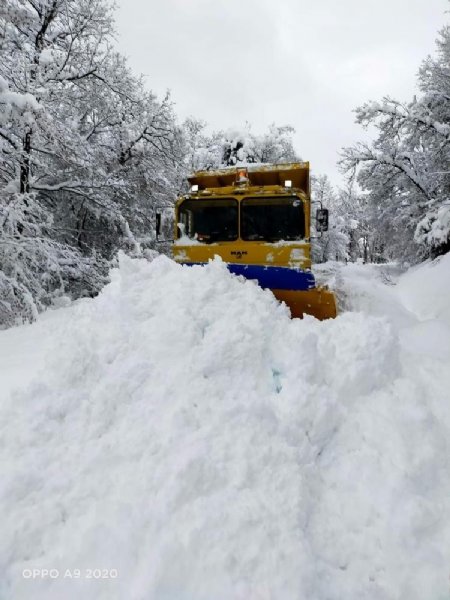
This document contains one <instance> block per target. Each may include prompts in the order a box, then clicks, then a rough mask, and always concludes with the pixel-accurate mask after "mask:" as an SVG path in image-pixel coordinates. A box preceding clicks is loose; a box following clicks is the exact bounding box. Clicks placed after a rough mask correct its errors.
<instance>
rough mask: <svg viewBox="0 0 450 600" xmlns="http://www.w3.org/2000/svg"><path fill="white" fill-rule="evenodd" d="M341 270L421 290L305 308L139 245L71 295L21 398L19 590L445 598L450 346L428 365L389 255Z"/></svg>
mask: <svg viewBox="0 0 450 600" xmlns="http://www.w3.org/2000/svg"><path fill="white" fill-rule="evenodd" d="M363 273H365V274H363ZM338 279H340V282H341V285H342V288H343V289H344V288H346V289H347V288H348V287H349V286H350V287H351V285H354V286H355V288H357V289H358V293H357V294H356V297H357V298H358V299H359V300H358V302H359V303H360V304H361V306H355V307H354V308H358V309H360V310H361V308H363V307H364V302H363V299H364V298H366V300H367V302H366V305H369V306H372V305H373V306H374V307H376V306H377V302H378V301H377V298H378V299H379V301H380V302H381V301H382V302H384V303H385V304H386V305H392V306H393V305H396V306H398V307H399V308H397V309H396V310H392V311H391V314H390V316H389V318H388V319H387V318H384V317H378V316H375V317H374V316H369V315H367V314H364V312H348V313H345V314H343V315H341V316H340V317H339V318H338V319H336V320H334V321H329V322H323V323H320V322H318V321H316V320H314V319H313V318H307V319H305V320H303V321H297V320H296V321H291V320H290V319H289V318H288V313H287V310H286V309H285V308H284V307H282V306H279V305H278V304H277V303H276V302H275V300H274V298H273V297H272V295H271V294H270V293H269V292H264V291H262V290H261V289H259V288H258V287H257V286H256V285H254V284H253V283H252V282H248V281H242V280H240V279H238V278H235V277H232V276H230V275H229V274H228V272H227V271H226V269H225V267H224V265H223V264H221V263H220V262H214V263H212V264H210V265H208V266H207V267H204V268H203V267H193V268H186V267H181V266H179V265H176V264H175V263H173V262H172V261H169V260H168V259H166V258H164V257H160V258H158V259H156V260H155V261H153V262H152V263H147V262H146V261H143V260H141V261H140V260H130V259H127V258H124V257H123V258H122V259H121V266H120V270H116V271H115V272H114V274H113V281H112V283H111V284H110V285H109V286H107V287H106V288H105V290H104V291H103V293H102V294H101V295H100V296H99V297H98V298H96V299H95V300H90V301H84V302H82V303H79V304H78V305H76V306H73V307H71V308H70V309H66V310H67V313H66V314H67V318H66V319H65V320H64V321H61V320H58V323H57V325H56V326H55V327H56V329H55V330H54V331H53V334H52V342H51V343H52V344H53V348H50V352H49V362H48V364H47V367H46V371H45V375H42V376H41V377H40V378H39V379H38V380H35V381H34V383H32V384H31V385H30V386H28V387H26V388H25V389H19V390H18V391H16V392H15V393H13V394H12V395H11V396H10V397H9V398H7V399H5V401H4V402H3V403H2V406H1V427H2V430H1V432H0V435H1V438H0V439H1V442H0V443H1V448H2V457H3V471H4V474H3V477H2V483H1V486H2V487H1V495H0V512H1V515H2V526H1V528H2V531H1V536H0V568H1V571H2V577H1V581H2V584H1V586H2V587H1V588H0V597H1V598H8V599H9V598H14V599H15V600H22V599H23V600H25V599H26V600H28V599H29V598H33V600H41V599H42V600H43V599H45V600H56V599H58V600H60V599H61V598H64V600H71V599H72V598H74V599H75V598H76V599H78V598H83V600H89V599H91V598H92V599H95V600H101V599H108V600H114V599H116V598H117V599H122V598H126V599H127V600H134V599H136V600H137V599H144V598H145V599H157V600H159V599H166V598H167V599H169V598H170V599H176V600H183V599H185V598H186V599H188V598H189V599H195V600H203V599H205V600H206V599H208V600H210V599H212V598H214V599H215V600H216V599H219V600H220V599H222V598H223V599H225V598H226V599H227V600H230V599H235V598H236V599H241V598H242V599H269V598H270V599H272V598H273V599H277V600H278V599H289V600H291V599H298V600H303V599H304V598H308V599H311V600H322V599H323V600H325V599H327V600H334V599H336V600H337V599H342V598H349V599H350V598H351V599H353V598H355V599H360V598H367V599H374V600H375V599H377V600H380V599H381V600H383V599H389V600H390V599H392V600H393V599H397V598H408V599H409V600H414V599H417V600H419V599H420V600H423V598H445V597H446V594H448V576H449V565H450V562H449V558H450V557H449V554H450V552H449V549H450V506H449V498H450V475H449V470H450V469H449V467H450V465H449V447H448V439H449V434H450V417H449V408H448V400H449V398H448V389H449V387H450V374H449V370H448V369H447V367H448V362H446V360H447V359H446V358H445V357H435V356H433V357H428V356H427V357H424V358H423V360H422V361H421V363H420V364H417V357H418V356H419V355H418V354H417V352H416V350H417V346H416V345H415V344H411V347H409V348H408V347H406V346H407V337H406V338H405V332H410V331H412V330H414V328H415V327H416V326H417V325H418V320H417V318H416V316H415V315H414V314H413V313H411V312H410V311H409V310H408V309H406V308H403V306H402V305H401V303H400V300H399V298H398V297H396V296H394V295H393V294H394V292H393V291H392V289H393V288H391V287H390V286H385V285H384V284H383V283H382V282H381V281H377V280H376V277H375V276H374V275H373V273H372V274H371V275H367V273H366V272H365V271H361V272H359V271H358V269H357V268H355V269H353V270H352V268H350V269H348V270H343V272H342V274H340V275H339V277H338ZM383 288H384V294H383ZM375 312H377V311H376V310H375ZM398 315H402V316H401V318H400V317H399V318H397V317H398ZM419 325H420V323H419ZM0 340H1V337H0ZM405 344H406V345H405ZM97 568H100V569H106V570H109V569H115V570H117V573H118V577H117V578H115V579H100V580H93V579H87V578H86V575H87V574H89V573H90V571H89V569H97ZM24 569H57V570H58V571H59V577H56V578H55V579H50V578H49V577H46V578H44V579H41V578H40V577H39V576H37V577H36V578H35V579H26V578H24V577H23V571H24ZM67 569H69V570H70V571H71V572H72V573H73V572H74V569H80V570H81V578H80V579H69V578H66V577H64V574H65V573H66V570H67ZM105 573H106V572H105Z"/></svg>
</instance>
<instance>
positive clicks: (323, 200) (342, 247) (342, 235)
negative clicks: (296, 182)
mask: <svg viewBox="0 0 450 600" xmlns="http://www.w3.org/2000/svg"><path fill="white" fill-rule="evenodd" d="M311 200H312V229H313V240H312V253H313V260H314V262H326V261H327V260H347V259H348V258H349V244H350V237H349V235H348V231H349V230H350V229H351V225H352V223H351V219H350V217H349V215H348V212H347V211H346V210H345V206H344V204H343V202H342V201H341V197H340V196H339V195H338V194H336V192H335V191H334V189H333V187H332V185H331V183H330V181H329V179H328V177H327V176H326V175H321V176H312V177H311ZM319 206H320V207H322V208H327V209H328V210H329V224H328V225H329V229H328V231H326V232H323V233H317V232H316V231H315V227H314V224H315V219H314V215H315V209H317V208H319Z"/></svg>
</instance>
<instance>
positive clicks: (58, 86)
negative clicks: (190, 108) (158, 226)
mask: <svg viewBox="0 0 450 600" xmlns="http://www.w3.org/2000/svg"><path fill="white" fill-rule="evenodd" d="M113 34H114V27H113V20H112V13H111V5H110V4H109V2H108V0H4V2H3V3H2V5H1V7H0V46H1V47H0V51H1V55H2V61H1V63H0V206H1V210H2V214H5V215H8V218H6V217H5V218H4V219H3V220H2V221H0V234H1V238H2V240H1V243H2V248H3V254H2V255H0V257H3V258H2V260H1V262H0V270H2V271H3V276H2V277H3V279H2V281H6V279H5V278H7V279H8V281H9V282H10V283H11V281H12V280H13V279H14V276H15V275H14V273H17V272H18V271H17V270H14V269H12V267H11V261H5V260H4V257H5V256H6V255H7V254H8V252H9V251H10V249H11V248H12V247H13V246H14V248H15V249H16V250H17V248H20V247H23V248H24V249H25V248H27V252H28V251H30V252H33V247H35V257H34V260H33V262H32V264H33V265H34V267H33V268H31V267H30V264H31V263H30V262H29V261H28V259H26V258H25V256H26V254H27V252H25V250H24V252H16V262H18V263H20V262H21V261H22V260H23V261H24V264H23V269H22V270H21V272H22V273H31V271H33V272H35V273H38V272H39V273H40V272H45V270H46V268H47V266H46V265H48V264H49V262H48V261H49V260H50V262H51V263H52V264H55V261H56V262H58V261H59V263H58V264H60V266H62V265H63V264H64V265H65V264H67V257H64V256H63V254H64V253H61V252H56V251H55V248H57V247H58V248H60V249H62V248H64V249H65V250H64V251H65V252H66V251H67V252H69V253H71V256H72V259H71V260H72V262H73V260H75V257H76V260H77V261H78V265H79V269H80V271H83V269H84V266H83V265H85V263H86V260H87V261H88V262H89V263H90V265H91V268H90V270H89V273H90V274H91V275H92V277H91V279H90V280H89V281H87V285H86V287H85V289H83V290H80V288H79V286H78V284H77V285H75V284H74V279H73V277H72V275H70V277H69V276H67V277H64V273H65V270H64V269H63V268H61V269H60V271H59V272H60V274H61V277H62V279H61V281H62V283H61V285H59V284H58V285H59V288H58V289H62V288H64V289H65V291H66V292H69V293H70V292H72V293H73V294H75V295H79V294H80V293H81V294H83V293H92V291H93V290H95V289H99V286H101V285H102V284H103V283H104V277H103V276H101V275H102V273H103V272H104V259H110V258H111V257H112V256H113V254H114V253H115V252H116V251H117V250H118V249H119V248H121V247H123V248H126V249H128V250H130V251H132V252H138V251H139V242H144V243H145V242H148V241H149V240H150V239H151V238H152V236H151V235H150V233H151V232H152V230H153V223H154V212H155V206H157V205H159V204H163V205H164V204H167V203H168V202H170V201H171V200H172V199H173V198H174V197H175V194H176V191H177V190H176V182H177V174H178V171H179V170H180V162H181V145H180V144H181V132H180V130H179V129H178V128H177V127H176V125H175V118H174V115H173V111H172V107H171V103H170V99H169V98H168V97H166V98H165V99H163V101H158V100H157V99H156V97H155V96H154V95H153V94H152V93H151V92H149V91H147V90H146V89H145V87H144V83H143V81H142V80H141V79H139V78H136V77H134V76H133V75H132V73H131V72H130V70H129V69H128V67H127V65H126V63H125V61H124V59H123V58H122V57H121V56H119V55H118V54H117V53H116V52H114V51H113V49H112V42H113ZM17 207H20V210H19V209H18V208H17ZM13 213H14V217H12V216H11V215H12V214H13ZM37 213H39V214H40V215H41V218H40V219H37V220H36V218H35V215H36V214H37ZM8 219H9V220H8ZM11 219H12V221H11ZM11 222H14V223H15V226H14V228H11V226H10V225H7V223H11ZM8 227H9V229H8ZM13 230H14V232H13ZM12 232H13V233H12ZM42 240H45V241H46V242H48V243H46V244H44V245H42V244H41V242H42ZM33 245H34V246H33ZM47 253H49V254H52V253H54V254H53V256H48V255H47ZM58 257H59V258H58ZM36 261H38V262H39V261H40V262H39V265H38V264H37V262H36ZM69 262H70V261H69ZM25 263H26V264H27V265H28V266H27V267H26V268H25ZM19 270H20V269H19ZM89 273H88V274H87V275H86V277H87V278H88V279H89ZM72 274H73V273H72ZM25 279H26V278H24V277H22V278H21V279H20V282H19V280H17V282H16V283H17V284H19V283H20V286H22V287H20V286H18V287H17V286H16V288H15V289H16V292H17V293H19V291H17V290H19V289H23V290H28V292H29V294H30V297H31V298H33V299H34V301H35V303H36V307H39V306H40V304H41V299H42V298H48V293H49V291H50V288H51V287H52V286H50V284H49V280H51V278H45V277H44V278H42V279H41V283H42V289H41V290H37V288H36V286H35V285H31V284H30V287H29V288H27V284H26V281H25ZM0 285H1V284H0ZM23 286H25V287H23ZM28 292H27V293H28ZM24 293H25V292H24ZM19 304H20V303H19ZM8 310H9V309H8ZM5 311H6V312H7V308H4V310H3V312H5ZM0 312H1V309H0ZM19 313H20V311H19ZM22 316H23V315H22ZM25 316H28V313H27V315H25ZM19 317H20V314H19Z"/></svg>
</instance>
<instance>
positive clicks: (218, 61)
mask: <svg viewBox="0 0 450 600" xmlns="http://www.w3.org/2000/svg"><path fill="white" fill-rule="evenodd" d="M117 4H118V10H117V13H116V17H117V26H118V32H119V33H118V45H119V49H120V51H121V52H122V53H124V54H125V55H126V56H128V58H129V62H130V65H131V67H132V68H133V69H134V70H135V71H136V72H138V73H143V74H145V75H146V76H147V81H148V86H149V88H151V89H152V90H153V91H154V92H156V93H157V94H158V95H160V96H161V95H163V94H164V93H165V91H166V90H167V89H170V90H171V93H172V98H173V100H174V101H175V105H176V112H177V114H178V116H179V118H180V120H182V119H184V118H185V117H187V116H191V115H192V116H195V117H198V118H201V119H203V120H205V121H207V122H208V124H209V125H210V126H211V128H214V129H228V128H241V127H242V126H243V125H244V123H245V122H246V121H249V122H250V123H251V124H252V127H253V130H254V131H255V132H256V133H259V132H261V133H262V132H263V131H265V129H266V128H267V126H268V125H269V124H270V123H273V122H275V123H276V124H277V125H285V124H290V125H293V126H294V127H295V129H296V136H295V145H296V149H297V151H298V152H299V154H300V155H301V157H302V158H303V159H304V160H309V161H310V162H311V166H312V168H313V170H314V171H315V172H316V173H326V174H328V175H329V176H330V177H331V179H332V180H333V182H335V183H338V182H339V180H340V177H339V175H338V172H337V167H336V161H337V159H338V152H339V150H340V149H341V148H342V147H343V146H346V145H351V144H352V143H354V142H355V141H357V140H359V139H362V137H363V136H364V132H363V131H362V129H361V128H360V126H357V125H355V124H354V114H353V113H352V110H353V109H354V108H355V107H356V106H358V105H360V104H362V103H363V102H365V101H366V100H375V99H378V98H381V97H383V96H384V95H391V96H393V97H395V98H398V99H399V100H407V99H409V98H411V97H412V95H413V94H414V93H415V92H416V77H415V76H416V72H417V69H418V67H419V65H420V62H421V61H422V59H424V58H425V57H426V55H428V54H430V53H433V52H434V40H435V39H436V36H437V32H438V30H439V29H441V27H442V26H443V25H444V23H445V22H448V14H446V12H445V11H447V10H449V8H450V3H449V1H448V0H340V2H336V0H278V2H275V1H273V0H226V1H225V0H158V1H156V0H117Z"/></svg>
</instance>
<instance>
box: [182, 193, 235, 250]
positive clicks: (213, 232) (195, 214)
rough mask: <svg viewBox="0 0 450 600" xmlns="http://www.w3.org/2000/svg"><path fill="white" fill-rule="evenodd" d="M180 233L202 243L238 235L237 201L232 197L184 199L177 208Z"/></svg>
mask: <svg viewBox="0 0 450 600" xmlns="http://www.w3.org/2000/svg"><path fill="white" fill-rule="evenodd" d="M178 220H179V223H180V225H181V227H180V233H181V235H185V236H188V237H189V238H190V239H192V240H198V241H199V242H203V243H204V244H212V243H214V242H228V241H232V240H236V239H237V237H238V203H237V201H236V200H232V199H227V198H225V199H214V200H185V201H184V202H183V203H182V204H181V206H180V208H179V219H178Z"/></svg>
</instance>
